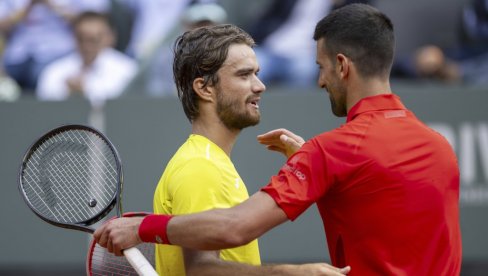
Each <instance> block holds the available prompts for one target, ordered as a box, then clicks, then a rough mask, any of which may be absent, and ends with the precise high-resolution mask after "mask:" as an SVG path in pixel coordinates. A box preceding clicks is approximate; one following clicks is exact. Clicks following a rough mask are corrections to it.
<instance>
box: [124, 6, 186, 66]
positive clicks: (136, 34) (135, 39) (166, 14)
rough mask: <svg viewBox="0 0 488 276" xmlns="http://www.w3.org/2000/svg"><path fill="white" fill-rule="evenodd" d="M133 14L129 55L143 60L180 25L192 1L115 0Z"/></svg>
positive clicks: (128, 47)
mask: <svg viewBox="0 0 488 276" xmlns="http://www.w3.org/2000/svg"><path fill="white" fill-rule="evenodd" d="M115 1H118V2H119V3H120V4H123V5H125V6H126V7H127V8H128V9H129V10H130V11H131V12H132V14H133V18H134V22H133V27H132V31H131V38H130V41H129V44H128V46H127V53H128V54H129V55H130V56H133V57H134V58H136V59H138V60H141V59H144V57H147V56H148V55H150V54H151V53H152V52H153V51H154V49H155V47H156V46H157V44H158V43H159V41H160V40H161V39H162V38H164V37H166V36H167V35H169V34H170V33H171V31H172V30H173V29H174V28H175V27H176V26H177V25H178V24H179V23H180V21H179V20H180V16H181V14H182V13H183V11H184V10H185V8H186V6H188V5H189V4H190V3H191V2H192V0H178V1H175V0H115Z"/></svg>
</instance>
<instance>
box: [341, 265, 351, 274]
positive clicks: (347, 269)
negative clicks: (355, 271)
mask: <svg viewBox="0 0 488 276" xmlns="http://www.w3.org/2000/svg"><path fill="white" fill-rule="evenodd" d="M339 272H340V273H342V274H344V275H346V274H348V273H349V272H351V267H350V266H346V267H343V268H340V269H339Z"/></svg>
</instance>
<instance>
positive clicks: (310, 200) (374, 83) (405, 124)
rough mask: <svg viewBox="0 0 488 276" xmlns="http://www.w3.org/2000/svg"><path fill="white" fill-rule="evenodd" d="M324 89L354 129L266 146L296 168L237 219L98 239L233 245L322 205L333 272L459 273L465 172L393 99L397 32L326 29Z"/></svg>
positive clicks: (354, 22)
mask: <svg viewBox="0 0 488 276" xmlns="http://www.w3.org/2000/svg"><path fill="white" fill-rule="evenodd" d="M314 39H315V40H316V41H317V64H318V66H319V67H320V76H319V80H318V84H319V85H320V87H322V88H324V89H326V90H327V93H328V94H329V98H330V102H331V106H332V111H333V113H334V114H335V115H336V116H342V117H346V123H345V124H344V125H342V126H341V127H339V128H337V129H334V130H332V131H329V132H325V133H322V134H320V135H318V136H316V137H314V138H312V139H310V140H309V141H307V142H306V143H304V141H303V139H301V138H300V137H299V136H297V135H295V134H293V133H291V132H289V131H287V130H285V129H278V130H274V131H271V132H268V133H266V134H264V135H261V136H259V137H258V140H259V141H260V142H261V143H263V144H265V145H267V147H268V148H269V149H271V150H276V151H279V152H282V153H284V154H285V155H286V156H287V157H288V160H287V162H286V164H285V165H284V166H283V167H282V168H281V170H280V171H279V173H278V174H277V175H275V176H273V177H272V178H271V180H270V183H269V184H268V185H267V186H265V187H264V188H262V189H261V191H259V192H257V193H256V194H254V195H253V196H252V197H251V198H249V199H248V200H247V201H245V202H243V203H242V204H240V205H237V206H236V207H233V208H230V209H216V210H211V211H207V212H203V213H199V214H193V215H188V216H175V217H171V216H156V215H152V216H148V217H146V218H144V219H143V220H142V219H141V218H137V219H125V218H123V219H119V220H113V221H111V222H110V223H109V224H106V225H105V226H103V227H101V228H100V229H98V230H97V231H96V233H95V237H96V238H97V241H98V242H99V243H100V244H101V245H102V246H108V248H109V251H112V252H114V253H115V254H117V255H120V254H121V250H122V249H124V248H127V247H130V246H133V245H134V244H137V243H139V242H141V241H146V242H156V241H157V240H158V241H161V240H162V241H164V243H171V244H175V245H180V246H184V247H189V248H196V249H209V250H216V249H222V248H228V247H235V246H239V245H243V244H246V243H247V242H249V241H251V240H253V239H255V238H256V237H259V236H260V235H262V234H263V233H265V232H266V231H268V230H270V229H271V228H273V227H275V226H277V225H279V224H281V223H283V222H285V221H288V220H295V219H296V218H297V217H298V216H299V215H300V214H302V213H303V212H304V211H305V210H306V209H307V208H308V207H310V205H312V204H314V203H316V204H317V206H318V209H319V211H320V215H321V217H322V220H323V224H324V229H325V232H326V234H327V244H328V247H329V254H330V257H331V259H332V264H333V265H334V266H336V267H344V266H345V265H349V266H351V272H350V273H349V275H458V274H459V273H460V267H461V235H460V226H459V206H458V202H459V169H458V165H457V160H456V156H455V154H454V152H453V150H452V148H451V146H450V145H449V144H448V142H447V141H446V140H445V139H444V138H443V137H442V136H441V135H439V134H438V133H436V132H435V131H433V130H431V129H430V128H428V127H427V126H426V125H425V124H423V123H422V122H420V121H419V120H418V119H417V118H416V117H415V115H414V114H413V113H412V112H411V111H410V110H408V109H406V108H405V106H404V105H403V104H402V102H401V101H400V99H399V98H398V97H397V96H395V95H394V94H392V92H391V88H390V83H389V74H390V69H391V65H392V62H393V56H394V47H395V43H394V35H393V25H392V23H391V21H390V19H389V18H388V17H386V16H385V15H384V14H382V13H381V12H379V11H378V10H376V9H375V8H373V7H371V6H368V5H363V4H351V5H348V6H345V7H343V8H341V9H338V10H335V11H333V12H332V13H330V14H329V15H328V16H327V17H325V18H324V19H322V20H321V21H320V22H319V23H318V24H317V26H316V29H315V34H314Z"/></svg>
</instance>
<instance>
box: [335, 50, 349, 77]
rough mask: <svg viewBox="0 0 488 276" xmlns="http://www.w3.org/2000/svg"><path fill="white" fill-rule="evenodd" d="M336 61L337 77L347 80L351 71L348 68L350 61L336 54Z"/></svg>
mask: <svg viewBox="0 0 488 276" xmlns="http://www.w3.org/2000/svg"><path fill="white" fill-rule="evenodd" d="M336 59H337V60H336V65H337V70H338V73H339V76H340V77H341V78H343V79H344V78H347V77H348V75H349V70H350V69H351V68H350V66H351V65H352V64H351V60H350V59H349V58H347V57H346V56H345V55H343V54H337V56H336Z"/></svg>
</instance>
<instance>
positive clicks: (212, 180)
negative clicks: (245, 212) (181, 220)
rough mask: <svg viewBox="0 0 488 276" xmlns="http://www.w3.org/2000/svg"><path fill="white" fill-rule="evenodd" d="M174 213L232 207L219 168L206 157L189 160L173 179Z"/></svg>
mask: <svg viewBox="0 0 488 276" xmlns="http://www.w3.org/2000/svg"><path fill="white" fill-rule="evenodd" d="M169 192H170V194H171V196H172V199H173V200H172V201H173V204H172V207H173V212H172V213H173V214H174V215H182V214H190V213H196V212H201V211H205V210H209V209H214V208H228V207H231V206H230V205H229V204H227V202H229V200H228V199H227V198H226V197H227V194H226V193H225V191H224V189H223V188H222V176H221V172H220V170H219V168H217V166H215V164H213V163H212V162H211V161H209V160H207V159H205V158H194V159H192V160H190V161H188V162H187V163H186V164H185V165H184V166H183V167H182V168H181V169H180V170H179V171H178V172H177V173H175V175H174V176H173V177H172V179H171V188H170V190H169Z"/></svg>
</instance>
